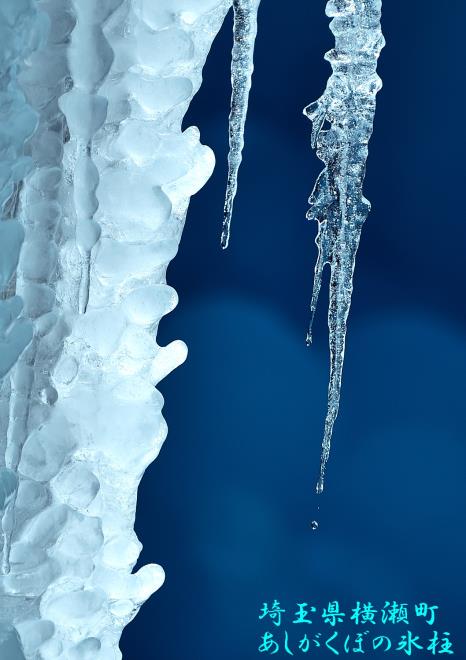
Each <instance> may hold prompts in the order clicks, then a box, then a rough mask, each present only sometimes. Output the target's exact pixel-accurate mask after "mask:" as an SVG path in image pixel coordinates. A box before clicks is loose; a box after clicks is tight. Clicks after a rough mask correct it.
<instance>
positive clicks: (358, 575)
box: [122, 0, 466, 660]
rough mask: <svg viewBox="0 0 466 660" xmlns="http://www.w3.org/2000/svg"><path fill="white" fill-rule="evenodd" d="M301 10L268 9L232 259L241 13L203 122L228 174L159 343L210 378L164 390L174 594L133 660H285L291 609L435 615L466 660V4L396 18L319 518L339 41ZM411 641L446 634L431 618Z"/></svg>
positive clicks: (187, 260)
mask: <svg viewBox="0 0 466 660" xmlns="http://www.w3.org/2000/svg"><path fill="white" fill-rule="evenodd" d="M293 5H294V9H293V11H289V12H287V11H285V9H284V7H283V3H281V2H276V1H275V0H263V2H262V6H261V10H260V34H259V37H258V42H257V56H256V72H255V75H254V88H253V94H252V97H251V103H250V115H249V120H248V126H247V146H246V149H245V153H244V162H243V167H242V169H241V175H240V189H239V194H238V197H237V202H236V208H235V218H234V226H233V235H232V242H231V247H230V249H229V250H228V252H226V253H224V252H222V251H221V250H220V248H219V236H220V224H221V217H222V206H223V194H224V185H225V180H226V154H227V116H228V107H229V96H230V87H229V53H230V50H231V16H230V17H228V19H227V20H226V22H225V25H224V27H223V29H222V32H221V33H220V35H219V36H218V38H217V40H216V42H215V43H214V47H213V50H212V52H211V55H210V58H209V60H208V64H207V66H206V68H205V70H204V78H205V80H204V84H203V87H202V90H201V91H200V93H199V94H198V96H197V97H196V99H195V100H194V102H193V104H192V107H191V109H190V112H189V116H188V117H187V119H186V124H185V125H186V126H189V125H191V124H195V125H197V126H199V127H200V130H201V137H202V141H203V142H204V143H205V144H208V145H209V146H211V147H212V148H213V149H214V151H215V153H216V156H217V167H216V170H215V173H214V175H213V177H212V179H211V180H210V181H209V183H208V184H207V185H206V186H205V188H204V189H203V190H202V191H201V192H200V193H199V194H198V195H197V196H196V197H195V198H194V199H193V200H192V202H191V207H190V212H189V216H188V221H187V225H186V229H185V234H184V237H183V241H182V245H181V249H180V253H179V255H178V257H177V258H176V259H175V261H174V262H173V264H172V265H171V266H170V268H169V275H168V278H169V282H170V284H171V285H173V286H175V287H176V289H177V290H178V292H179V294H180V304H179V306H178V308H177V309H176V310H175V311H174V312H173V313H172V314H171V315H170V316H169V317H167V318H166V319H165V320H164V321H163V322H162V325H161V336H160V340H159V341H160V342H161V343H168V342H169V341H171V340H172V339H175V338H182V339H183V340H185V341H186V343H187V344H188V346H189V357H188V361H187V363H186V364H185V365H184V366H183V367H181V368H180V369H178V370H176V372H174V374H172V375H171V376H169V377H168V378H167V380H166V381H164V382H163V384H162V386H161V390H162V392H163V394H164V396H165V399H166V405H165V416H166V419H167V422H168V426H169V435H168V438H167V441H166V443H165V445H164V447H163V449H162V452H161V454H160V456H159V458H158V459H157V461H156V462H155V463H154V464H153V465H152V466H151V467H150V468H149V469H148V470H147V473H146V475H145V477H144V479H143V482H142V485H141V488H140V491H139V505H138V517H137V525H136V528H137V532H138V535H139V537H140V539H141V540H142V542H143V543H144V551H143V553H142V556H141V562H142V563H146V562H150V561H156V562H158V563H160V564H162V565H163V566H164V568H165V570H166V574H167V578H166V583H165V585H164V587H163V588H162V589H161V590H160V591H159V592H158V593H157V594H156V595H155V596H154V597H153V598H152V599H151V600H150V601H149V602H148V603H147V604H146V605H145V606H144V607H143V608H142V610H141V612H140V614H139V615H138V616H137V618H136V619H135V621H134V622H133V623H132V624H131V625H129V626H128V628H127V630H126V632H125V634H124V637H123V643H122V646H123V650H124V653H125V659H126V660H144V659H160V660H236V659H241V660H249V659H255V658H259V657H264V655H265V654H262V655H261V654H259V653H258V652H257V646H258V644H259V635H260V634H261V633H262V632H263V631H264V628H265V626H263V625H259V622H258V619H257V617H258V614H259V608H260V606H261V604H262V602H264V601H271V600H272V599H273V598H277V599H279V600H280V601H281V603H282V605H283V606H284V607H285V608H287V609H289V610H291V609H293V608H294V609H296V608H295V603H296V602H299V601H307V602H309V603H314V604H320V605H326V604H327V603H328V601H329V600H334V599H336V598H337V599H340V601H341V602H342V604H343V605H345V607H347V608H349V606H350V605H351V604H352V602H353V601H355V600H362V601H365V600H371V601H372V602H373V603H374V604H375V605H376V606H377V605H381V604H383V602H384V601H385V600H398V601H403V602H404V601H406V602H410V603H413V602H417V601H422V600H427V601H433V602H435V603H436V604H438V605H439V606H440V614H439V617H440V618H439V625H438V626H434V627H436V628H437V629H438V630H439V632H443V631H444V630H447V631H449V632H451V635H452V638H453V641H454V643H455V647H456V648H455V651H456V653H455V655H456V657H458V658H466V626H465V623H464V621H465V617H464V609H463V608H464V604H465V586H466V585H465V576H466V571H465V557H466V533H465V527H464V520H465V505H466V498H465V491H466V485H465V479H464V473H465V468H466V444H465V414H466V405H465V397H464V386H463V379H464V374H465V372H466V313H465V310H466V303H465V295H464V292H465V268H464V261H465V250H466V241H465V239H466V224H465V222H464V220H465V218H464V189H465V172H464V167H463V158H464V153H465V146H466V145H465V137H464V135H465V133H464V130H463V126H462V124H463V121H464V109H465V101H466V95H465V83H464V80H465V79H464V66H465V58H464V49H463V46H462V43H463V42H464V34H463V26H464V25H465V24H466V3H465V2H464V0H450V2H449V3H448V6H446V4H445V3H442V2H434V1H433V0H414V1H412V2H401V0H398V1H394V0H389V1H387V2H385V3H384V16H383V22H384V32H385V35H386V39H387V47H386V48H385V49H384V51H383V52H382V56H381V60H380V74H381V76H382V77H383V80H384V88H383V90H382V91H381V92H380V94H379V96H378V110H377V117H376V125H375V132H374V136H373V139H372V141H371V145H370V157H369V163H368V173H367V179H366V186H365V193H366V196H367V197H368V198H369V199H370V200H371V201H372V204H373V210H372V213H371V214H370V216H369V219H368V221H367V222H366V226H365V229H364V232H363V238H362V242H361V247H360V252H359V256H358V263H357V269H356V281H355V293H354V303H353V308H352V312H351V318H350V326H349V333H348V342H347V360H346V366H345V374H344V384H343V393H342V395H343V398H342V404H341V409H340V416H339V419H338V422H337V425H336V428H335V437H334V442H333V447H332V454H331V458H330V463H329V467H328V476H327V482H326V491H325V493H324V495H323V496H321V497H317V496H316V495H315V494H314V487H315V480H316V476H317V472H318V463H319V455H320V442H321V434H322V427H323V418H324V413H325V404H326V389H327V377H328V339H327V328H326V321H327V319H326V303H327V300H326V295H325V294H324V295H323V296H322V300H321V306H320V310H319V313H318V318H317V323H316V331H315V340H314V345H313V347H312V348H310V349H307V348H306V346H305V343H304V338H305V333H306V326H307V322H308V311H307V304H308V301H309V297H310V292H311V286H312V275H313V267H314V261H315V256H316V248H315V245H314V238H315V232H316V227H315V226H314V225H313V224H309V223H307V222H306V221H305V218H304V215H305V212H306V210H307V197H308V195H309V194H310V192H311V189H312V186H313V183H314V181H315V178H316V176H317V174H318V173H319V171H320V169H321V164H320V162H319V161H318V160H317V158H316V157H315V155H314V154H313V153H312V151H311V148H310V144H309V138H310V130H311V125H310V123H309V122H308V120H307V119H305V118H304V117H303V116H302V114H301V110H302V108H303V107H304V105H306V104H307V103H309V102H310V101H312V100H314V99H316V98H317V97H318V96H319V95H320V94H321V92H322V90H323V88H324V86H325V82H326V79H327V77H328V75H329V71H330V69H329V65H328V64H327V63H326V62H325V61H324V60H323V54H324V52H325V51H326V50H328V49H329V48H330V47H331V45H332V36H331V34H330V32H329V30H328V19H327V18H326V17H325V14H324V7H325V2H324V0H312V1H309V2H307V1H306V2H304V1H299V2H296V3H293ZM318 505H320V510H317V506H318ZM313 518H317V520H318V521H319V525H320V527H319V530H318V531H317V532H313V531H312V530H311V528H310V522H311V520H312V519H313ZM294 609H293V611H294ZM348 616H349V615H347V617H348ZM272 627H273V626H272ZM402 627H403V625H402V624H400V625H399V626H392V628H393V630H392V631H391V632H392V634H393V636H394V638H395V637H399V635H400V634H401V632H402V630H401V628H402ZM405 627H406V626H405ZM268 628H270V625H269V626H268ZM289 628H290V629H291V626H289ZM366 628H367V626H366ZM318 629H319V630H322V625H321V624H320V623H319V624H317V623H315V630H316V631H317V630H318ZM411 629H412V630H413V631H416V633H417V634H422V635H424V633H425V632H426V626H425V625H424V624H422V623H420V621H419V620H418V621H417V623H416V622H415V623H414V624H413V625H412V626H411ZM395 631H398V633H397V634H395ZM299 632H301V631H299ZM290 633H291V630H290ZM291 634H292V635H294V633H291ZM316 654H317V652H314V655H316ZM296 655H298V654H296ZM299 655H301V654H299ZM395 655H396V656H400V655H401V656H404V653H400V652H398V653H395ZM381 656H382V654H381V653H379V656H378V657H381ZM275 657H280V656H279V655H276V656H275ZM283 657H288V656H283ZM322 657H331V654H329V653H327V654H322ZM372 657H373V656H372ZM384 657H385V656H384ZM426 657H427V656H426ZM442 657H446V656H442Z"/></svg>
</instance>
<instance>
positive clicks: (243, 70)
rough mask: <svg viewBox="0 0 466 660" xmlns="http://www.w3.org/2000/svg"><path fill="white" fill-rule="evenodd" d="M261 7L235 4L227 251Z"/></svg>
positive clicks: (249, 1) (248, 1)
mask: <svg viewBox="0 0 466 660" xmlns="http://www.w3.org/2000/svg"><path fill="white" fill-rule="evenodd" d="M259 4H260V0H233V10H234V27H233V51H232V59H231V84H232V95H231V112H230V122H229V138H230V152H229V154H228V180H227V189H226V195H225V206H224V211H223V227H222V237H221V245H222V247H223V248H227V247H228V243H229V241H230V229H231V219H232V214H233V204H234V201H235V197H236V191H237V188H238V171H239V168H240V165H241V161H242V154H243V148H244V128H245V124H246V116H247V112H248V101H249V92H250V90H251V81H252V74H253V71H254V43H255V40H256V35H257V13H258V10H259Z"/></svg>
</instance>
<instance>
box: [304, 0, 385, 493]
mask: <svg viewBox="0 0 466 660" xmlns="http://www.w3.org/2000/svg"><path fill="white" fill-rule="evenodd" d="M381 8H382V2H381V0H329V2H328V3H327V8H326V13H327V15H328V16H331V17H333V20H332V22H331V23H330V28H331V30H332V32H333V34H334V35H335V48H334V49H333V50H331V51H329V52H328V53H327V54H326V56H325V57H326V59H327V60H328V61H329V62H330V64H331V66H332V70H333V72H332V75H331V77H330V79H329V81H328V83H327V87H326V89H325V92H324V94H323V95H322V97H321V98H320V99H319V100H318V101H316V102H315V103H312V104H311V105H309V106H308V107H306V108H305V109H304V112H305V114H306V115H307V116H308V117H309V119H311V120H312V146H313V147H316V149H317V155H318V156H319V158H320V159H321V160H322V161H323V162H324V163H325V168H324V170H323V172H321V174H320V175H319V177H318V179H317V182H316V185H315V188H314V191H313V193H312V195H311V197H310V199H309V203H310V204H311V208H310V210H309V212H308V218H309V219H310V220H316V221H317V222H318V227H319V228H318V234H317V239H316V243H317V247H318V258H317V263H316V267H315V277H314V291H313V294H312V301H311V323H310V327H309V333H308V343H311V341H312V334H311V333H312V321H313V318H314V313H315V310H316V305H317V299H318V296H319V291H320V288H321V282H322V270H323V268H324V266H325V265H326V264H329V265H330V300H329V313H328V325H329V339H330V383H329V390H328V409H327V416H326V420H325V430H324V438H323V443H322V458H321V467H320V477H319V480H318V483H317V492H318V493H320V492H322V490H323V487H324V477H325V468H326V464H327V461H328V457H329V453H330V442H331V437H332V432H333V426H334V423H335V420H336V417H337V414H338V408H339V403H340V389H341V379H342V371H343V360H344V354H345V338H346V323H347V319H348V314H349V310H350V305H351V295H352V291H353V273H354V266H355V259H356V252H357V249H358V246H359V239H360V236H361V230H362V226H363V224H364V221H365V220H366V218H367V215H368V213H369V210H370V204H369V202H368V200H367V199H365V197H364V196H363V192H362V187H363V183H364V176H365V169H366V160H367V155H368V143H369V139H370V137H371V134H372V130H373V122H374V114H375V98H376V94H377V92H378V91H379V90H380V88H381V86H382V83H381V80H380V78H379V76H378V75H377V71H376V69H377V60H378V57H379V55H380V51H381V50H382V48H383V46H384V45H385V41H384V38H383V35H382V31H381V25H380V19H381ZM325 122H328V123H329V124H330V128H328V129H325V130H324V124H325Z"/></svg>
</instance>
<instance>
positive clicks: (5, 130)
mask: <svg viewBox="0 0 466 660" xmlns="http://www.w3.org/2000/svg"><path fill="white" fill-rule="evenodd" d="M47 31H48V21H47V17H46V16H45V14H42V13H40V12H37V10H36V8H35V5H34V3H33V2H32V1H30V0H25V1H23V2H16V1H11V2H7V1H6V2H4V3H3V4H2V5H1V7H0V41H1V49H0V51H1V52H0V150H1V151H0V154H1V155H0V379H1V380H0V433H1V436H0V521H1V548H2V557H1V567H0V572H1V573H2V574H6V573H8V572H9V570H10V565H9V555H10V543H11V533H12V527H13V523H14V509H15V502H16V499H17V495H18V486H19V480H18V475H17V468H18V457H19V455H20V452H21V448H22V446H23V444H24V442H25V440H26V435H27V424H28V401H29V396H30V391H31V382H32V373H31V371H32V370H31V361H30V355H31V353H30V350H29V348H28V347H29V346H30V344H31V341H33V326H32V322H31V319H30V317H31V314H30V307H31V304H30V300H29V298H28V296H27V292H24V291H23V290H22V287H21V274H20V272H18V267H19V266H18V264H19V262H20V254H21V250H22V248H23V243H24V240H25V231H24V228H23V226H22V224H21V222H20V221H19V215H20V214H19V192H20V190H21V187H22V186H23V182H24V178H25V176H27V174H28V172H29V171H30V169H31V168H32V166H33V162H32V159H31V157H30V155H28V154H27V153H26V149H27V146H26V145H27V143H28V140H29V138H30V137H31V136H32V134H33V132H34V130H35V129H36V126H37V121H38V119H37V113H36V112H34V109H33V108H32V107H31V106H30V105H29V103H28V101H27V99H26V98H25V96H24V93H23V91H22V90H21V87H20V84H19V81H18V76H19V71H20V67H21V65H22V63H23V62H24V60H25V59H26V58H28V57H30V56H31V54H32V53H33V52H34V51H35V50H36V49H37V48H40V47H41V45H42V44H43V41H44V39H45V38H46V35H47ZM23 255H24V249H23ZM25 349H26V350H25ZM2 588H3V581H2V576H1V575H0V596H1V593H2ZM0 618H1V615H0ZM0 650H1V647H0Z"/></svg>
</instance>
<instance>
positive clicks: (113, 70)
mask: <svg viewBox="0 0 466 660" xmlns="http://www.w3.org/2000/svg"><path fill="white" fill-rule="evenodd" d="M229 6H230V2H229V0H156V1H154V0H99V1H98V2H95V1H94V0H38V1H37V2H33V0H2V3H1V5H0V36H1V40H0V66H1V73H2V75H1V77H0V135H1V141H0V205H1V217H0V278H1V279H0V379H1V380H0V432H1V435H0V514H1V525H2V538H1V545H0V549H1V560H2V571H1V575H0V658H2V659H3V658H4V659H5V660H25V659H27V660H32V659H34V660H39V659H42V660H48V659H52V658H54V659H58V660H87V659H89V660H115V659H118V658H121V653H120V651H119V648H118V643H119V639H120V636H121V632H122V629H123V628H124V626H125V625H126V624H127V623H128V622H129V621H130V620H131V619H132V618H133V617H134V616H135V614H136V613H137V611H138V609H139V607H140V606H141V604H142V603H143V602H144V601H145V600H146V599H147V598H148V597H149V596H150V595H151V594H152V593H153V592H154V591H155V590H156V589H158V588H159V587H160V585H161V584H162V582H163V579H164V574H163V570H162V568H161V567H159V566H157V565H148V566H144V567H143V568H141V569H140V570H139V571H138V572H137V573H135V574H133V573H132V570H133V567H134V566H135V563H136V561H137V558H138V556H139V553H140V550H141V544H140V542H139V540H138V539H137V537H136V535H135V532H134V529H133V527H134V516H135V507H136V492H137V487H138V484H139V481H140V479H141V477H142V474H143V472H144V470H145V469H146V467H147V466H148V465H149V463H151V462H152V461H153V460H154V459H155V458H156V456H157V454H158V452H159V450H160V447H161V445H162V443H163V441H164V439H165V436H166V432H167V430H166V424H165V421H164V419H163V417H162V413H161V410H162V405H163V399H162V396H161V395H160V393H159V392H158V391H157V389H156V386H157V384H158V383H159V381H160V380H161V379H162V378H163V377H164V376H165V375H166V374H168V373H169V372H170V371H171V370H172V369H174V368H175V367H176V366H177V365H179V364H180V363H181V362H182V361H183V360H184V359H185V356H186V347H185V345H184V344H183V342H181V341H174V342H172V343H171V344H169V345H168V346H166V347H161V346H158V344H157V343H156V332H157V327H158V323H159V321H160V319H161V318H162V317H163V315H164V314H167V313H168V312H170V311H171V310H172V309H173V308H174V307H175V305H176V303H177V296H176V292H175V291H174V290H173V289H172V288H171V287H170V286H168V285H167V284H166V279H165V275H166V268H167V265H168V263H169V262H170V260H171V259H172V258H173V257H174V256H175V254H176V252H177V249H178V244H179V241H180V238H181V233H182V229H183V225H184V222H185V216H186V211H187V207H188V203H189V198H190V196H191V195H192V194H194V193H195V192H197V191H198V190H199V189H200V188H201V187H202V186H203V185H204V183H205V182H206V180H207V178H208V177H209V176H210V174H211V172H212V169H213V165H214V158H213V154H212V152H211V151H210V149H208V148H207V147H204V146H203V145H201V144H200V142H199V132H198V130H197V129H196V128H193V127H191V128H188V129H186V130H185V131H182V130H181V122H182V119H183V116H184V114H185V112H186V110H187V108H188V106H189V103H190V101H191V99H192V97H193V95H194V94H195V92H196V91H197V90H198V88H199V86H200V84H201V71H202V66H203V63H204V61H205V58H206V56H207V53H208V51H209V48H210V45H211V43H212V40H213V38H214V37H215V35H216V33H217V31H218V30H219V28H220V26H221V23H222V21H223V18H224V16H225V15H226V13H227V11H228V8H229Z"/></svg>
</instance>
